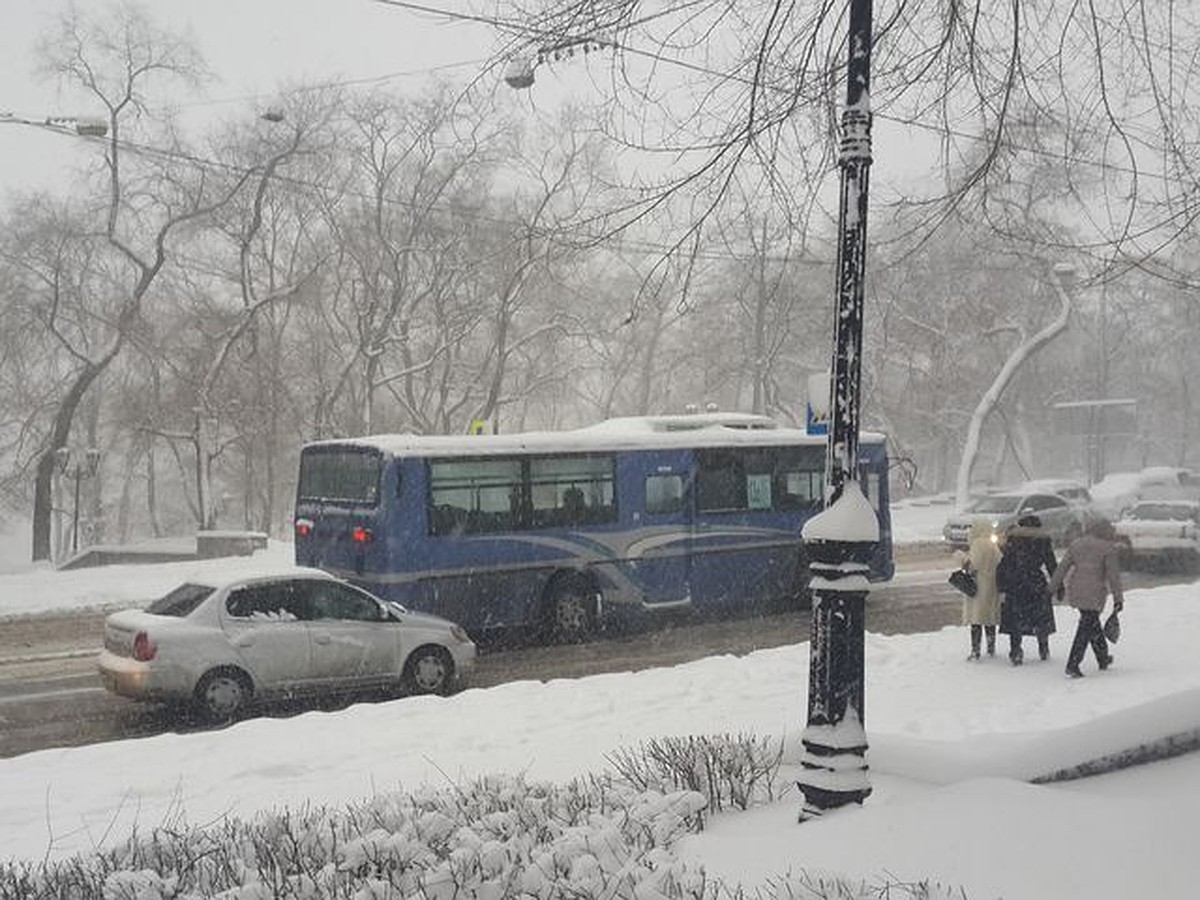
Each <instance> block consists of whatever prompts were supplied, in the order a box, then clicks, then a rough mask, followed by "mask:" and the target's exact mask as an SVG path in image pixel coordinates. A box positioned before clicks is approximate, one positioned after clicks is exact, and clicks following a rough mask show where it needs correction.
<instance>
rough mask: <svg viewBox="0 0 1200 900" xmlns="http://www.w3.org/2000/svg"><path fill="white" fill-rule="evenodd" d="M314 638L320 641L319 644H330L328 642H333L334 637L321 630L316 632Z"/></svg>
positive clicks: (317, 641)
mask: <svg viewBox="0 0 1200 900" xmlns="http://www.w3.org/2000/svg"><path fill="white" fill-rule="evenodd" d="M313 640H314V641H315V642H316V643H318V644H328V643H331V642H332V641H333V638H331V637H330V636H329V635H328V634H326V633H325V632H321V633H320V634H314V635H313Z"/></svg>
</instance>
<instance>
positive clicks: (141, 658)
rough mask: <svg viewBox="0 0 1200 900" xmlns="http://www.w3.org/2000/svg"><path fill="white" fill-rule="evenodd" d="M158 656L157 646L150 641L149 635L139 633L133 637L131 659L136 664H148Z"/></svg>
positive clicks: (142, 632)
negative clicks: (135, 661)
mask: <svg viewBox="0 0 1200 900" xmlns="http://www.w3.org/2000/svg"><path fill="white" fill-rule="evenodd" d="M157 654H158V645H157V644H155V643H154V641H152V640H150V635H148V634H146V632H144V631H139V632H138V633H137V634H135V635H134V636H133V658H134V659H136V660H137V661H138V662H150V660H152V659H154V657H155V656H156V655H157Z"/></svg>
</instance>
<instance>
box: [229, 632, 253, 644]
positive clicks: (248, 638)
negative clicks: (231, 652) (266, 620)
mask: <svg viewBox="0 0 1200 900" xmlns="http://www.w3.org/2000/svg"><path fill="white" fill-rule="evenodd" d="M233 646H235V647H253V646H254V635H252V634H239V635H238V636H237V637H236V638H234V639H233Z"/></svg>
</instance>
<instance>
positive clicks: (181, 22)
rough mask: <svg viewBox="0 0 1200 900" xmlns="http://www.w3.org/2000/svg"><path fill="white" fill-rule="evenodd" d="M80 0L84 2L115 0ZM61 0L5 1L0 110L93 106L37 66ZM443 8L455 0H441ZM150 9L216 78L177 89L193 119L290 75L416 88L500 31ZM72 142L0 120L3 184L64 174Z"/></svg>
mask: <svg viewBox="0 0 1200 900" xmlns="http://www.w3.org/2000/svg"><path fill="white" fill-rule="evenodd" d="M78 3H79V5H80V6H81V8H85V9H93V8H96V9H100V8H105V7H108V6H111V4H110V3H108V2H103V3H101V2H97V0H78ZM432 5H435V6H436V5H441V4H440V2H439V0H435V2H434V3H433V4H432ZM67 6H68V2H67V0H4V17H3V18H4V25H3V28H0V84H2V85H3V87H0V113H13V114H15V115H16V116H19V117H23V118H29V119H38V120H40V119H44V118H45V117H47V116H51V115H79V116H83V115H88V114H97V113H98V112H99V110H96V109H89V108H88V107H87V106H86V104H85V103H83V102H81V98H80V97H79V96H77V95H72V94H70V93H66V92H64V91H62V90H60V87H59V85H57V84H55V83H54V82H53V81H52V80H46V79H44V78H41V77H40V76H38V75H36V74H35V72H34V68H35V65H36V58H35V52H34V51H35V46H36V43H37V40H38V38H39V36H40V35H41V34H42V33H44V32H45V31H46V30H47V28H48V27H50V26H51V25H52V24H53V22H54V21H55V19H56V17H57V16H58V15H59V14H60V13H61V12H62V11H63V10H64V9H66V8H67ZM445 6H446V7H447V8H461V6H462V4H461V3H458V2H456V0H447V2H446V3H445ZM146 8H147V9H149V10H150V11H151V13H152V16H153V17H154V19H155V21H157V22H158V23H160V24H162V25H164V26H167V27H170V28H172V29H179V30H181V31H183V32H184V33H187V32H190V33H191V35H192V37H193V38H194V40H195V42H196V45H197V46H198V47H199V49H200V51H201V53H202V54H203V56H204V58H205V60H206V62H207V63H208V65H209V67H210V68H211V69H212V71H213V73H214V75H215V76H216V78H215V80H214V81H213V82H212V83H211V84H209V85H208V86H207V88H206V89H205V94H206V96H205V97H203V98H181V104H182V109H181V111H182V112H183V113H184V114H185V115H186V116H187V117H188V119H189V120H193V121H194V120H196V119H197V118H202V117H203V116H205V115H211V116H214V117H217V118H225V117H228V116H230V115H236V114H238V113H239V112H240V111H242V110H247V111H248V110H250V109H253V108H254V107H256V106H261V105H265V104H268V103H269V102H270V98H271V96H272V95H273V94H274V93H276V92H277V90H278V89H279V87H280V86H281V85H287V84H297V83H313V82H324V81H330V80H359V79H372V78H383V77H385V76H391V77H390V78H389V79H388V80H387V83H390V84H392V85H394V86H396V87H398V88H399V87H402V86H404V85H406V84H410V83H411V84H412V85H413V87H414V89H416V87H417V86H419V84H420V83H421V82H422V81H423V80H425V79H426V78H428V77H429V76H430V73H431V71H433V70H441V69H442V67H449V68H447V69H446V71H447V74H454V73H458V74H460V75H463V76H464V77H465V76H469V75H471V74H473V73H475V72H477V71H478V70H479V69H480V68H482V67H483V65H484V63H485V61H486V60H487V58H488V56H489V55H490V54H491V53H492V52H493V51H494V50H495V47H496V45H497V42H498V40H499V39H500V38H501V37H502V36H498V35H497V34H496V33H495V32H494V31H493V30H492V29H490V28H488V27H486V26H483V25H476V24H473V23H470V22H458V23H448V22H446V21H440V20H438V19H436V18H434V17H431V16H428V15H422V14H419V13H416V12H412V11H410V10H406V9H403V8H400V7H396V6H389V5H385V4H382V3H378V2H375V0H154V2H153V3H152V4H146ZM80 145H81V142H79V141H76V140H74V139H73V138H69V137H63V136H59V135H53V134H48V133H45V132H40V131H39V130H38V129H36V128H29V127H24V126H18V125H5V124H0V159H3V160H4V165H3V166H0V190H8V189H10V188H14V187H43V186H49V185H52V184H54V183H55V182H58V181H61V180H62V179H63V177H64V175H65V173H66V171H67V169H68V168H69V167H70V166H71V164H72V159H73V153H77V152H79V151H80V150H83V149H84V148H81V146H80ZM84 152H86V150H84Z"/></svg>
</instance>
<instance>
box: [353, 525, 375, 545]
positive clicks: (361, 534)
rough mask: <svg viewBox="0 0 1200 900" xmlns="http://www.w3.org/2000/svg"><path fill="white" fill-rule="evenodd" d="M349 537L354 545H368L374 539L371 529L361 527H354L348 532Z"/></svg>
mask: <svg viewBox="0 0 1200 900" xmlns="http://www.w3.org/2000/svg"><path fill="white" fill-rule="evenodd" d="M350 537H351V538H352V539H353V540H354V543H356V544H369V543H371V541H373V540H374V539H375V535H374V534H373V533H372V531H371V529H370V528H364V527H363V526H362V525H355V526H354V530H353V531H351V532H350Z"/></svg>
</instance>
